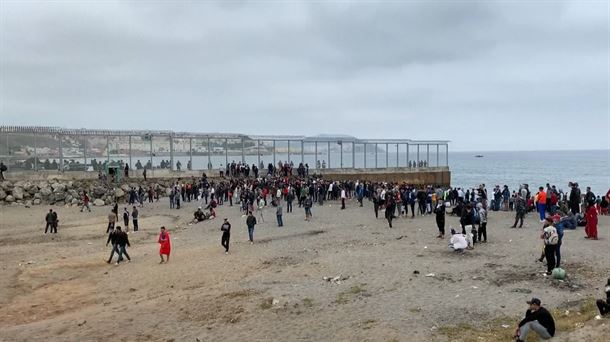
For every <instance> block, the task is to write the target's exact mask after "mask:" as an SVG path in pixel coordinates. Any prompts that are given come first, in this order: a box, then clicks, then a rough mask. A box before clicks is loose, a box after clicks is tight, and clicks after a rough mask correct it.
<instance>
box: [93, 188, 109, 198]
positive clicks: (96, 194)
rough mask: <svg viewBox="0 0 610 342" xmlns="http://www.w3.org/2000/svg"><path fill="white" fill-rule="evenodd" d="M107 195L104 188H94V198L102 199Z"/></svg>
mask: <svg viewBox="0 0 610 342" xmlns="http://www.w3.org/2000/svg"><path fill="white" fill-rule="evenodd" d="M105 194H106V189H104V188H103V187H101V186H98V187H95V188H93V197H95V198H101V197H102V196H104V195H105Z"/></svg>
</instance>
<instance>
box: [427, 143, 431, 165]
mask: <svg viewBox="0 0 610 342" xmlns="http://www.w3.org/2000/svg"><path fill="white" fill-rule="evenodd" d="M426 167H430V144H426Z"/></svg>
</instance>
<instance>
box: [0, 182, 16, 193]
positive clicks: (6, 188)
mask: <svg viewBox="0 0 610 342" xmlns="http://www.w3.org/2000/svg"><path fill="white" fill-rule="evenodd" d="M0 187H2V190H4V191H9V190H10V189H12V188H13V183H11V182H10V181H7V180H5V181H4V182H2V183H0Z"/></svg>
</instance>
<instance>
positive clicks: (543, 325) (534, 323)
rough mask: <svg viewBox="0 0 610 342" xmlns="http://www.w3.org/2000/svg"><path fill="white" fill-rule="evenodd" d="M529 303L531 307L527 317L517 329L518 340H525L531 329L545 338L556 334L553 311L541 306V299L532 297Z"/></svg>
mask: <svg viewBox="0 0 610 342" xmlns="http://www.w3.org/2000/svg"><path fill="white" fill-rule="evenodd" d="M527 304H529V306H530V307H529V309H528V310H527V311H526V312H525V318H523V319H522V320H521V322H519V324H518V326H517V329H516V330H515V339H516V341H517V342H523V341H525V339H526V338H527V334H528V333H529V332H530V330H533V331H534V332H535V333H536V334H537V335H538V336H539V337H540V338H542V339H543V340H548V339H550V338H552V337H553V336H555V320H554V319H553V316H552V315H551V313H550V312H549V311H548V310H547V309H545V308H543V307H542V306H541V303H540V299H538V298H532V299H531V300H529V301H527Z"/></svg>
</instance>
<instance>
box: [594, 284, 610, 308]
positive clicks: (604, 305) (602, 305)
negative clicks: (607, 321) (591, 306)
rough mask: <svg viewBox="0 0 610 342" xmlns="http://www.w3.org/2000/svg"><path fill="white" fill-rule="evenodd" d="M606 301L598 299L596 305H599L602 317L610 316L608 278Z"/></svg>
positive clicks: (609, 285) (609, 286)
mask: <svg viewBox="0 0 610 342" xmlns="http://www.w3.org/2000/svg"><path fill="white" fill-rule="evenodd" d="M605 290H606V300H603V299H598V300H597V301H596V302H595V304H597V308H598V309H599V314H600V315H602V316H606V315H608V314H610V278H608V282H607V283H606V288H605Z"/></svg>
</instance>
